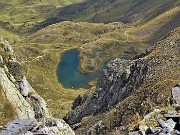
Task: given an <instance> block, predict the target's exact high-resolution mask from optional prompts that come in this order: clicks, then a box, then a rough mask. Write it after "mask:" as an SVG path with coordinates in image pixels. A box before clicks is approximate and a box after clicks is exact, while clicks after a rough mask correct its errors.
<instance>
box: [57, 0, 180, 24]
mask: <svg viewBox="0 0 180 135" xmlns="http://www.w3.org/2000/svg"><path fill="white" fill-rule="evenodd" d="M179 5H180V2H179V0H158V1H157V0H98V1H97V0H88V1H85V2H82V3H79V4H74V5H70V6H66V7H64V8H60V9H59V11H58V13H57V17H61V18H68V19H72V20H76V21H88V22H112V21H122V22H124V23H127V22H128V23H129V22H135V21H138V20H140V19H141V23H142V22H147V21H149V20H151V19H153V18H155V17H157V16H158V15H160V14H162V13H164V12H165V11H168V10H169V9H171V8H173V7H176V6H179Z"/></svg>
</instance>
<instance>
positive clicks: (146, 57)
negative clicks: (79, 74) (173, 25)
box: [65, 28, 180, 134]
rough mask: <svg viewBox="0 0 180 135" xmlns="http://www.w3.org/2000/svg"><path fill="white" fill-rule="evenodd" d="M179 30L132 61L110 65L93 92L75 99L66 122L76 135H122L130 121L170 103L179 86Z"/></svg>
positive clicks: (117, 61)
mask: <svg viewBox="0 0 180 135" xmlns="http://www.w3.org/2000/svg"><path fill="white" fill-rule="evenodd" d="M179 35H180V28H177V29H175V30H174V31H172V32H171V33H169V34H168V35H166V37H164V38H163V39H162V40H161V41H159V42H158V43H156V44H155V45H154V46H152V47H151V48H150V49H148V50H147V51H146V52H145V53H143V54H140V55H138V56H136V57H135V58H134V60H132V61H125V60H121V59H120V58H116V59H114V60H112V61H110V62H109V63H108V65H107V68H106V69H105V71H104V73H103V74H102V75H101V77H100V78H99V79H98V83H97V88H96V91H95V92H94V93H93V94H89V95H88V94H87V95H85V96H83V97H78V98H77V99H76V100H75V102H74V105H73V109H74V110H72V111H70V112H69V113H68V114H67V115H66V117H65V120H66V121H67V123H69V124H70V125H72V127H73V128H74V129H75V130H76V133H77V134H114V133H116V132H117V133H118V134H124V133H125V132H126V131H128V127H130V125H131V123H132V119H133V118H134V117H135V116H136V115H137V114H138V116H139V117H140V118H143V116H144V115H145V114H147V113H149V112H150V111H152V110H153V109H154V107H164V106H167V105H169V104H170V103H171V99H172V96H171V88H172V87H173V86H175V85H176V84H177V83H179V82H180V78H179V74H180V61H179V60H180V55H179V50H180V36H179Z"/></svg>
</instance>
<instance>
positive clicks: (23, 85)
mask: <svg viewBox="0 0 180 135" xmlns="http://www.w3.org/2000/svg"><path fill="white" fill-rule="evenodd" d="M19 88H20V90H21V94H22V95H23V96H25V97H26V96H28V93H29V92H30V91H31V90H32V87H31V86H30V84H29V82H28V81H27V80H26V78H25V77H23V79H22V80H21V82H20V84H19Z"/></svg>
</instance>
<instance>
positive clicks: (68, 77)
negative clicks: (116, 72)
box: [57, 49, 104, 89]
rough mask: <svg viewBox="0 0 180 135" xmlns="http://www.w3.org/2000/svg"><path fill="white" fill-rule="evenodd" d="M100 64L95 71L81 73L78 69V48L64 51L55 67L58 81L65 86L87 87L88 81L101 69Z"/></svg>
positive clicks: (100, 71)
mask: <svg viewBox="0 0 180 135" xmlns="http://www.w3.org/2000/svg"><path fill="white" fill-rule="evenodd" d="M103 67H104V66H102V67H101V68H100V70H98V71H97V72H96V73H88V74H84V73H81V72H80V70H79V59H78V49H73V50H69V51H66V52H65V53H64V54H63V55H62V57H61V62H60V63H59V65H58V68H57V76H58V79H59V82H60V83H61V84H62V85H63V87H65V88H74V89H77V88H89V87H90V85H89V84H88V82H90V81H92V80H94V79H96V78H98V77H99V76H100V74H101V73H102V71H103Z"/></svg>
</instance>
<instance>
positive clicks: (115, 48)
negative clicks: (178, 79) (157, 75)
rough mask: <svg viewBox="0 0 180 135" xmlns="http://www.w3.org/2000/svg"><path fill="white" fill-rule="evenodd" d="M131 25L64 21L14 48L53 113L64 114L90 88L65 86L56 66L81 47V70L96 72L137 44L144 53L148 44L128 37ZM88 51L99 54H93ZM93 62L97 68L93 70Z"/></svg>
mask: <svg viewBox="0 0 180 135" xmlns="http://www.w3.org/2000/svg"><path fill="white" fill-rule="evenodd" d="M131 28H132V27H129V26H127V25H124V24H122V23H112V24H106V25H105V24H103V23H101V24H93V23H74V22H62V23H59V24H55V25H51V26H48V27H46V28H44V29H42V30H40V31H38V32H36V33H34V34H33V35H31V36H29V37H27V38H26V39H24V40H22V41H21V42H20V43H18V44H16V45H14V46H13V48H14V50H15V52H16V56H17V58H18V60H19V61H20V62H21V64H22V66H23V68H24V72H25V76H26V77H27V79H28V81H29V82H30V84H31V85H32V86H33V88H34V89H35V90H36V91H37V92H38V93H39V94H40V95H41V96H42V97H43V98H44V99H45V100H46V101H47V102H48V106H49V109H50V111H51V112H52V114H53V115H54V116H55V117H63V116H64V115H65V114H66V113H67V112H68V111H69V110H70V107H71V106H72V102H73V100H74V99H75V98H76V97H77V96H78V95H83V94H84V93H85V92H86V90H85V89H78V90H73V89H65V88H63V87H62V86H61V84H60V83H59V82H58V79H57V76H56V68H57V65H58V63H59V61H60V57H61V55H62V53H63V52H65V51H66V50H69V49H72V48H78V49H79V50H80V55H79V58H80V61H81V65H80V66H81V70H83V71H84V72H94V71H96V70H97V69H98V68H99V67H100V66H101V64H102V63H103V62H104V61H107V60H108V59H110V58H112V57H118V56H121V55H124V54H126V53H125V52H124V50H126V48H127V47H131V46H134V47H136V48H138V49H139V50H140V52H142V51H143V50H145V49H146V48H147V47H148V45H146V44H144V43H142V42H141V41H138V40H134V37H133V35H128V36H129V38H128V39H127V34H126V31H127V30H128V29H131ZM88 51H92V52H96V53H94V55H93V56H90V54H89V53H87V52H88ZM100 54H101V55H100ZM128 55H133V54H128ZM89 61H90V63H89ZM91 62H92V63H95V64H94V65H93V64H92V63H91ZM89 65H90V66H93V67H94V69H91V70H89V68H88V67H89ZM91 84H92V85H93V87H92V89H90V90H88V91H93V90H94V89H95V85H96V83H95V82H91Z"/></svg>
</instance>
